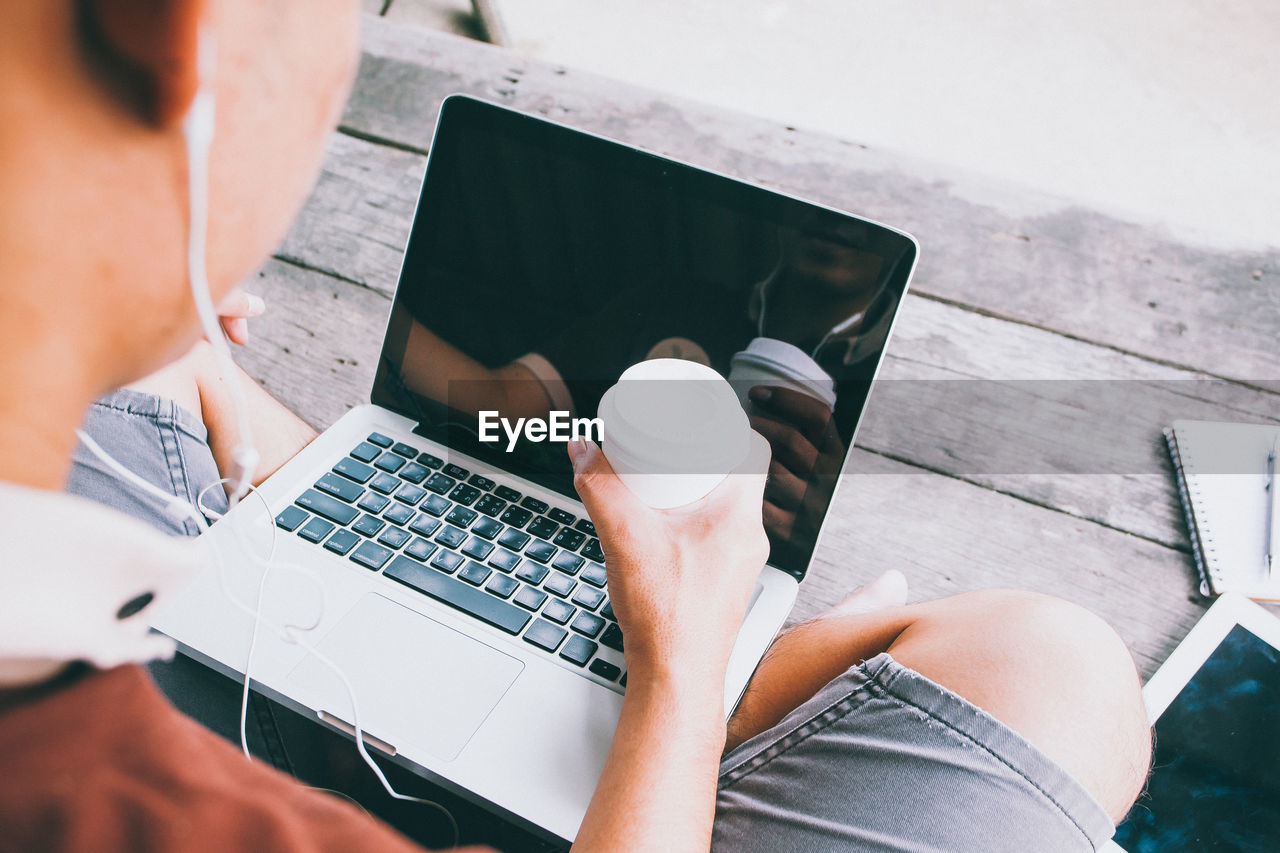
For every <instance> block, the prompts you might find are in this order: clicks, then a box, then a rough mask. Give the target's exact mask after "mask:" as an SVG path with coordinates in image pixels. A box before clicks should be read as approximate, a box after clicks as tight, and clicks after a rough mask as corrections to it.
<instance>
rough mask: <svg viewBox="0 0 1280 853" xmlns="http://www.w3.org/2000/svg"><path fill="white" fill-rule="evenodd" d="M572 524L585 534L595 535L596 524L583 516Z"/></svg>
mask: <svg viewBox="0 0 1280 853" xmlns="http://www.w3.org/2000/svg"><path fill="white" fill-rule="evenodd" d="M573 526H574V527H576V528H577V529H578V530H581V531H582V532H583V533H585V534H587V535H588V536H595V535H596V526H595V525H594V524H592V523H591V522H590V521H588V520H587V519H585V518H580V519H578V522H577V523H576V524H574V525H573Z"/></svg>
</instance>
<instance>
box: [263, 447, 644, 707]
mask: <svg viewBox="0 0 1280 853" xmlns="http://www.w3.org/2000/svg"><path fill="white" fill-rule="evenodd" d="M275 523H276V526H277V527H279V528H280V529H282V530H285V531H287V532H290V533H294V534H296V535H297V536H300V537H301V538H302V539H305V540H306V541H308V542H311V543H314V544H315V545H317V546H319V547H322V548H324V549H325V550H327V551H329V552H331V553H333V554H336V555H338V556H340V557H345V558H347V559H348V560H350V561H351V562H352V563H355V564H356V565H358V566H361V567H363V568H365V569H368V570H369V571H372V572H380V573H381V574H383V575H385V576H386V577H388V578H391V579H392V580H394V581H397V582H399V583H401V584H404V585H405V586H407V587H409V588H411V589H414V590H416V591H418V592H420V593H422V594H423V595H426V596H429V597H430V598H432V599H434V600H436V601H439V602H441V603H443V604H447V605H449V606H450V607H452V608H454V609H455V610H460V611H462V612H463V613H466V614H467V615H469V616H472V617H474V618H476V619H479V620H480V621H481V622H484V623H485V624H486V625H490V626H492V627H494V628H497V629H498V630H500V631H503V632H505V633H507V634H510V635H512V636H519V637H522V638H523V639H524V641H525V642H526V643H529V644H530V645H532V646H535V647H537V648H539V649H541V650H542V651H544V652H546V653H548V654H551V655H555V656H556V657H557V658H559V659H560V660H561V661H563V662H564V663H565V665H568V666H569V667H570V668H574V667H576V668H580V669H582V670H586V671H589V672H591V673H592V674H593V675H595V676H597V677H598V678H600V679H603V680H604V681H607V682H610V683H616V684H619V685H620V686H623V687H625V686H626V683H627V677H626V674H625V673H624V672H623V671H622V669H621V668H620V667H619V666H618V665H617V664H616V663H614V662H612V661H610V660H608V659H606V658H607V657H614V658H615V659H617V656H612V655H607V654H605V655H602V654H601V647H602V646H603V647H606V648H609V649H612V650H614V651H616V652H619V653H620V652H622V630H621V629H620V628H619V627H618V623H617V620H616V619H614V615H613V608H612V606H611V605H610V603H609V596H608V594H607V593H606V592H605V569H604V552H603V551H601V550H600V540H599V539H597V538H596V535H595V533H596V531H595V528H594V527H593V526H592V525H591V522H590V521H589V520H587V519H586V518H579V517H577V516H575V515H574V514H573V513H571V512H568V511H567V510H564V509H561V508H559V507H553V506H551V505H549V504H547V503H546V502H544V501H541V500H538V499H537V498H535V497H533V496H532V495H525V494H522V493H521V492H520V491H518V490H517V489H514V488H511V487H510V486H507V485H503V484H500V483H498V482H496V481H495V480H492V479H490V478H489V477H485V476H483V475H481V474H475V473H472V472H471V471H468V470H467V469H466V468H463V467H461V466H458V465H454V464H452V463H445V461H444V460H443V459H441V458H440V457H438V456H433V455H432V454H430V453H425V452H421V451H419V450H418V449H417V448H415V447H413V446H412V445H409V444H405V443H404V442H397V441H393V440H392V439H391V438H389V437H387V436H385V435H382V434H381V433H376V432H375V433H372V434H371V435H370V436H369V437H368V439H366V440H365V441H362V442H360V443H359V444H358V445H356V447H355V448H353V449H352V451H351V453H350V454H348V455H347V456H345V457H343V458H342V459H340V460H339V461H338V462H337V464H335V465H334V466H333V469H332V470H331V471H328V472H326V473H325V474H322V475H321V476H320V478H319V479H318V480H316V482H315V485H314V486H313V487H312V488H309V489H307V490H305V491H304V492H303V493H302V494H301V495H299V496H298V497H297V498H296V499H295V500H294V502H293V505H292V506H290V507H288V508H287V509H285V510H284V511H283V512H281V513H280V514H279V515H277V516H276V519H275Z"/></svg>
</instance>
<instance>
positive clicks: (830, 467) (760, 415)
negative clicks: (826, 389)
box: [748, 385, 845, 550]
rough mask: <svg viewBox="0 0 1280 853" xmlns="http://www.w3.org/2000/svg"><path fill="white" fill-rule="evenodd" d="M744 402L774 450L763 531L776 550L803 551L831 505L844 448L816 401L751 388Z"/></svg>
mask: <svg viewBox="0 0 1280 853" xmlns="http://www.w3.org/2000/svg"><path fill="white" fill-rule="evenodd" d="M748 397H749V398H750V400H751V406H752V410H751V414H750V420H751V427H752V429H755V430H757V431H758V432H759V433H760V434H761V435H763V436H764V437H765V438H766V439H768V441H769V446H770V448H771V449H772V451H773V461H772V462H771V463H770V465H769V483H768V485H767V486H766V487H765V494H764V499H765V502H764V524H765V529H766V530H767V531H768V533H769V536H770V538H771V539H772V540H773V541H774V542H775V544H776V545H778V546H782V545H783V544H784V543H788V544H790V545H791V546H792V547H793V548H799V549H800V550H803V548H804V545H805V544H806V542H807V541H808V540H809V539H812V538H814V537H816V536H817V532H818V531H817V526H818V525H817V519H820V518H821V517H822V511H823V510H824V509H825V508H826V505H827V503H828V502H829V501H830V500H831V493H832V491H833V490H834V488H835V481H836V476H835V475H836V473H837V472H838V471H839V470H840V465H841V464H842V463H843V461H844V455H845V447H844V443H843V442H842V441H841V440H840V436H839V434H838V433H837V432H836V428H835V421H834V419H833V418H832V416H831V409H830V408H829V407H828V406H827V405H826V404H825V403H823V402H822V401H821V400H818V399H816V398H814V397H811V396H809V395H808V394H804V393H801V392H799V391H795V390H793V389H790V388H777V387H773V386H766V385H757V386H755V387H753V388H752V389H751V390H750V391H749V392H748ZM806 537H807V539H806ZM808 544H812V542H808Z"/></svg>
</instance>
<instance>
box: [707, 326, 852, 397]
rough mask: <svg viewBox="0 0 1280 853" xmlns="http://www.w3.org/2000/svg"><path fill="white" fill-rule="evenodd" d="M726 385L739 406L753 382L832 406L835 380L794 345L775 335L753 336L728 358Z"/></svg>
mask: <svg viewBox="0 0 1280 853" xmlns="http://www.w3.org/2000/svg"><path fill="white" fill-rule="evenodd" d="M729 384H730V385H731V386H732V387H733V390H734V393H735V394H736V395H737V398H738V402H739V403H740V404H741V405H742V408H743V409H746V408H747V405H748V403H750V397H748V394H749V392H750V391H751V389H752V388H754V387H755V386H757V385H768V386H771V387H774V388H789V389H791V390H792V391H798V392H799V393H801V394H806V395H808V396H810V397H812V398H814V399H815V400H818V401H820V402H821V403H822V404H823V405H825V406H826V407H827V409H828V410H831V411H834V410H835V407H836V383H835V380H834V379H832V378H831V375H830V374H829V373H827V372H826V371H825V370H823V369H822V367H821V366H819V364H818V362H816V361H814V360H813V359H812V358H810V357H809V355H808V353H806V352H805V351H804V350H802V349H800V348H799V347H797V346H793V345H792V344H789V343H787V342H786V341H779V340H776V339H775V338H756V339H754V340H753V341H751V343H749V344H747V348H746V349H744V350H743V351H742V352H739V353H737V354H736V355H734V356H733V358H732V359H730V360H729Z"/></svg>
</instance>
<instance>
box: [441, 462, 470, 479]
mask: <svg viewBox="0 0 1280 853" xmlns="http://www.w3.org/2000/svg"><path fill="white" fill-rule="evenodd" d="M443 470H444V472H445V473H446V474H448V475H449V476H450V477H452V478H453V479H455V480H465V479H467V478H468V477H470V476H471V472H470V471H468V470H467V469H466V468H463V467H462V466H461V465H454V464H453V463H452V462H450V463H449V464H448V465H446V466H444V469H443Z"/></svg>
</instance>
